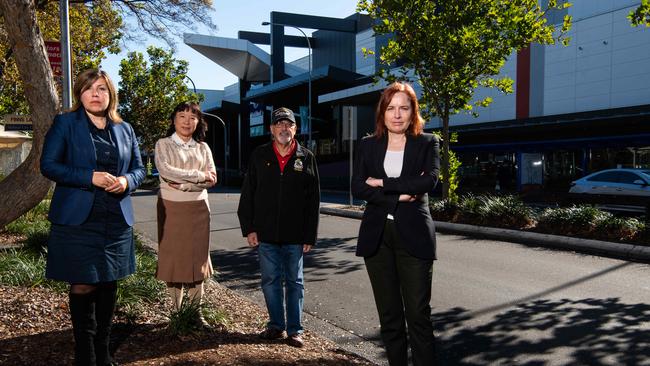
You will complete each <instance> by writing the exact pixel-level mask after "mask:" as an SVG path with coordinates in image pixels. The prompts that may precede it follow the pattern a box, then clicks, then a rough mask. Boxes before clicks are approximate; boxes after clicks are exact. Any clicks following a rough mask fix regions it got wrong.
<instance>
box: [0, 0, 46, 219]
mask: <svg viewBox="0 0 650 366" xmlns="http://www.w3.org/2000/svg"><path fill="white" fill-rule="evenodd" d="M0 11H1V13H2V16H3V18H4V26H5V29H6V30H7V35H8V37H9V40H10V42H9V43H10V44H14V45H15V46H14V57H15V58H16V64H17V66H18V70H19V72H20V77H21V79H22V80H23V83H24V85H25V97H26V98H27V101H28V102H29V105H30V109H31V112H32V114H31V116H32V121H33V123H34V126H33V128H34V131H33V141H32V150H31V152H30V153H29V156H28V157H27V159H26V160H25V161H24V162H23V163H22V164H21V165H20V166H18V168H16V170H14V171H13V172H12V173H11V174H9V176H7V177H6V178H5V179H4V180H3V181H2V182H0V193H1V194H2V200H0V228H3V227H4V226H5V225H7V224H8V223H10V222H11V221H13V220H15V219H16V218H18V217H20V216H21V215H22V214H24V213H25V212H27V211H29V210H30V209H31V208H32V207H34V206H36V205H37V204H38V203H39V202H40V201H41V200H42V199H43V197H44V196H45V194H47V191H48V189H49V188H50V187H51V185H52V184H51V182H50V181H49V180H47V179H46V178H45V177H43V176H42V175H41V174H40V169H39V163H40V158H41V152H42V150H43V139H44V138H45V134H46V133H47V130H48V129H49V127H50V125H51V124H52V120H53V119H54V116H55V115H56V113H57V110H58V107H59V97H58V95H57V92H56V89H55V87H54V77H53V75H52V70H51V69H50V65H49V62H48V59H47V53H46V50H45V46H44V43H43V37H42V34H41V31H40V28H39V27H38V23H36V9H35V2H34V1H33V0H0Z"/></svg>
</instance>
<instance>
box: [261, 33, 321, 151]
mask: <svg viewBox="0 0 650 366" xmlns="http://www.w3.org/2000/svg"><path fill="white" fill-rule="evenodd" d="M262 25H281V26H284V27H291V28H294V29H297V30H298V31H299V32H300V33H302V35H303V36H304V37H305V39H306V40H307V48H308V49H309V80H308V82H307V89H308V91H307V98H309V101H308V102H309V103H308V106H307V129H308V130H309V135H308V137H307V146H308V148H310V149H311V120H312V118H311V78H312V75H311V70H312V68H311V63H312V60H311V42H310V41H309V37H307V34H306V33H305V32H304V31H303V30H302V29H300V28H299V27H296V26H295V25H290V24H284V23H273V22H262Z"/></svg>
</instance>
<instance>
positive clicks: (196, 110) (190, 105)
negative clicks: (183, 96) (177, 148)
mask: <svg viewBox="0 0 650 366" xmlns="http://www.w3.org/2000/svg"><path fill="white" fill-rule="evenodd" d="M179 112H190V113H192V114H194V115H196V117H197V118H198V119H199V122H198V123H197V124H196V130H194V133H193V134H192V138H193V139H194V140H196V141H198V142H203V141H204V140H205V133H206V131H208V124H207V123H206V122H205V120H204V119H203V113H201V107H200V106H199V105H198V104H197V103H194V102H182V103H180V104H178V105H177V106H176V108H174V111H173V112H172V114H171V116H170V117H169V118H170V119H171V125H170V126H169V128H168V129H167V135H166V136H167V137H169V136H171V135H173V134H174V132H176V128H175V127H174V118H176V114H177V113H179Z"/></svg>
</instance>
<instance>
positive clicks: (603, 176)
mask: <svg viewBox="0 0 650 366" xmlns="http://www.w3.org/2000/svg"><path fill="white" fill-rule="evenodd" d="M618 175H619V172H605V173H600V174H596V175H594V176H593V177H591V178H588V179H587V180H588V181H590V182H618V179H619V178H618Z"/></svg>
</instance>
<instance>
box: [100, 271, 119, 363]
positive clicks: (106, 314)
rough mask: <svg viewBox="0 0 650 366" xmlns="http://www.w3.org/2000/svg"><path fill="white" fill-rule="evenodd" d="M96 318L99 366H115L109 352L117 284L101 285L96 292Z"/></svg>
mask: <svg viewBox="0 0 650 366" xmlns="http://www.w3.org/2000/svg"><path fill="white" fill-rule="evenodd" d="M96 293H97V296H96V299H97V300H96V303H95V316H96V318H97V335H96V336H95V356H96V359H97V366H109V365H115V363H114V362H113V359H112V358H111V354H110V351H109V343H110V339H111V326H112V324H113V313H114V312H115V301H116V299H117V283H116V282H108V283H104V284H100V285H99V286H98V287H97V290H96Z"/></svg>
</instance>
